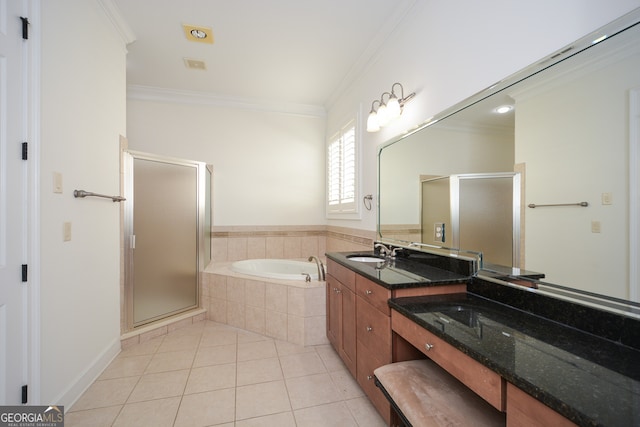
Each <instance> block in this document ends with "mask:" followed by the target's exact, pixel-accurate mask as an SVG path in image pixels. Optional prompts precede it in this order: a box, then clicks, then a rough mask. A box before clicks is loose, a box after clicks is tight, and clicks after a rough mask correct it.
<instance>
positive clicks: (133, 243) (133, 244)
mask: <svg viewBox="0 0 640 427" xmlns="http://www.w3.org/2000/svg"><path fill="white" fill-rule="evenodd" d="M129 246H130V247H131V249H135V248H136V235H135V234H132V235H131V238H130V239H129Z"/></svg>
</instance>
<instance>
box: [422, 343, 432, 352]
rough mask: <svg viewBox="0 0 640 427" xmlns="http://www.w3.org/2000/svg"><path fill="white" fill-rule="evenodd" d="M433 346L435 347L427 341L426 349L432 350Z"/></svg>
mask: <svg viewBox="0 0 640 427" xmlns="http://www.w3.org/2000/svg"><path fill="white" fill-rule="evenodd" d="M432 348H433V344H429V343H426V344H425V345H424V349H425V350H426V351H429V350H431V349H432Z"/></svg>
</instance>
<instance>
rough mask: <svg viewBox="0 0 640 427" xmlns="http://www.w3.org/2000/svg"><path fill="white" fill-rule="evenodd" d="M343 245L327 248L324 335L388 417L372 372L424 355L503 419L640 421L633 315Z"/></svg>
mask: <svg viewBox="0 0 640 427" xmlns="http://www.w3.org/2000/svg"><path fill="white" fill-rule="evenodd" d="M353 255H356V254H353V253H328V254H327V264H328V276H327V336H328V338H329V340H330V342H331V343H332V345H333V346H334V347H335V348H336V351H337V352H338V354H339V355H340V357H341V358H342V359H343V360H344V362H345V364H346V365H347V367H348V369H349V371H350V372H351V374H352V375H353V376H354V378H356V379H357V381H358V383H359V384H360V385H361V387H362V388H363V390H364V391H365V393H366V394H367V396H368V397H369V399H370V400H371V402H372V403H373V404H374V406H375V407H376V408H377V409H378V411H379V412H380V414H381V415H382V416H383V418H384V419H385V420H386V421H387V423H389V425H393V423H394V422H395V416H394V414H393V412H392V410H391V407H390V404H389V403H388V401H387V400H386V398H385V397H384V395H383V394H382V393H381V391H380V390H379V389H378V388H376V386H375V384H374V376H373V370H374V369H376V368H377V367H379V366H383V365H386V364H388V363H391V362H399V361H404V360H412V359H419V358H424V357H428V358H430V359H431V360H433V361H434V362H436V363H437V364H438V365H440V367H442V368H444V369H445V370H446V371H447V372H448V373H449V374H450V375H451V376H452V377H455V378H456V379H457V380H459V381H460V382H462V383H463V384H464V385H465V386H466V387H468V388H469V389H470V390H472V391H473V392H475V393H476V394H477V395H479V396H480V397H482V398H483V399H484V400H485V401H487V402H488V403H489V404H490V405H491V406H493V408H495V410H496V411H499V412H501V413H504V414H505V419H506V425H508V426H518V425H526V426H534V425H539V426H548V425H554V426H563V425H567V426H570V425H593V426H597V425H610V426H618V425H638V424H640V365H638V361H639V360H640V320H638V319H632V318H629V317H625V316H619V315H616V314H613V313H609V312H605V311H601V310H599V309H597V308H589V307H586V306H581V305H576V304H574V303H571V302H567V301H562V300H559V299H555V298H551V297H548V296H545V295H540V294H537V293H533V292H532V291H531V290H530V288H526V287H522V286H515V285H514V286H505V285H504V284H501V283H495V282H494V281H493V280H494V279H492V278H490V277H489V276H488V275H487V276H485V277H486V278H482V277H479V276H477V275H474V276H472V275H470V274H467V275H464V274H462V272H461V271H457V272H451V271H447V270H442V269H440V268H436V267H432V266H428V267H425V266H424V264H422V261H423V260H422V259H416V260H412V259H411V256H409V257H408V258H402V259H400V260H397V261H396V260H391V261H389V260H387V261H386V262H382V261H383V260H381V262H380V263H373V262H372V263H368V262H358V261H351V260H350V257H352V256H353ZM357 255H374V254H373V253H371V254H360V253H359V254H357ZM435 257H439V256H438V255H435ZM444 258H447V257H444ZM450 261H451V260H443V262H450ZM453 262H459V259H453ZM514 279H520V280H521V281H526V280H527V279H526V278H522V277H520V278H516V277H514Z"/></svg>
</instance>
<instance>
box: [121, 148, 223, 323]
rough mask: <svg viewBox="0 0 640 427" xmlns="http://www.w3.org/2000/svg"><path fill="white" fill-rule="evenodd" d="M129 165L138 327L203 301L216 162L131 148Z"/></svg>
mask: <svg viewBox="0 0 640 427" xmlns="http://www.w3.org/2000/svg"><path fill="white" fill-rule="evenodd" d="M125 165H126V172H125V183H126V184H125V186H126V188H125V191H126V198H127V201H129V203H128V204H127V207H126V209H125V219H124V224H125V227H124V232H125V239H124V241H125V306H126V307H125V317H126V321H125V323H126V326H127V329H128V330H133V329H135V328H136V327H139V326H143V325H146V324H149V323H151V322H154V321H157V320H160V319H164V318H167V317H170V316H173V315H176V314H179V313H183V312H186V311H189V310H192V309H195V308H197V307H198V306H199V289H200V272H201V271H202V270H203V269H204V268H205V267H206V264H207V263H208V262H209V261H210V257H211V250H210V229H211V183H210V181H211V168H210V166H209V167H208V166H207V165H206V164H205V163H202V162H197V161H190V160H181V159H174V158H167V157H161V156H157V155H153V154H148V153H139V152H132V151H130V152H128V153H127V155H126V161H125Z"/></svg>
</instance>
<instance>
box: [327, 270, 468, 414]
mask: <svg viewBox="0 0 640 427" xmlns="http://www.w3.org/2000/svg"><path fill="white" fill-rule="evenodd" d="M465 291H466V285H465V284H454V285H447V286H437V287H422V288H406V289H396V290H390V289H387V288H385V287H383V286H381V285H379V284H377V283H375V282H373V281H371V280H369V279H367V278H366V277H364V276H360V275H359V274H356V273H355V272H354V271H353V270H350V269H348V268H346V267H344V266H342V265H340V264H338V263H336V262H335V261H333V260H331V259H328V260H327V338H328V339H329V342H331V344H332V345H333V347H334V348H335V350H336V351H337V352H338V355H339V356H340V358H341V359H342V360H343V362H344V363H345V365H346V366H347V369H349V371H350V372H351V374H352V375H353V377H354V378H356V380H357V381H358V384H360V387H362V389H363V391H364V392H365V393H366V395H367V397H368V398H369V400H371V402H372V403H373V405H374V406H375V407H376V409H377V410H378V412H379V413H380V415H381V416H382V417H383V418H384V419H385V421H386V422H387V424H390V422H391V405H390V404H389V402H388V401H387V399H386V398H385V397H384V395H383V394H382V392H381V391H380V389H379V388H378V387H376V386H375V383H374V379H373V371H374V370H375V369H376V368H378V367H380V366H382V365H386V364H388V363H391V362H392V354H393V348H392V334H391V310H390V308H389V305H388V304H387V301H388V300H389V298H393V297H400V296H416V295H428V294H431V295H432V294H441V293H454V292H465Z"/></svg>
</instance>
